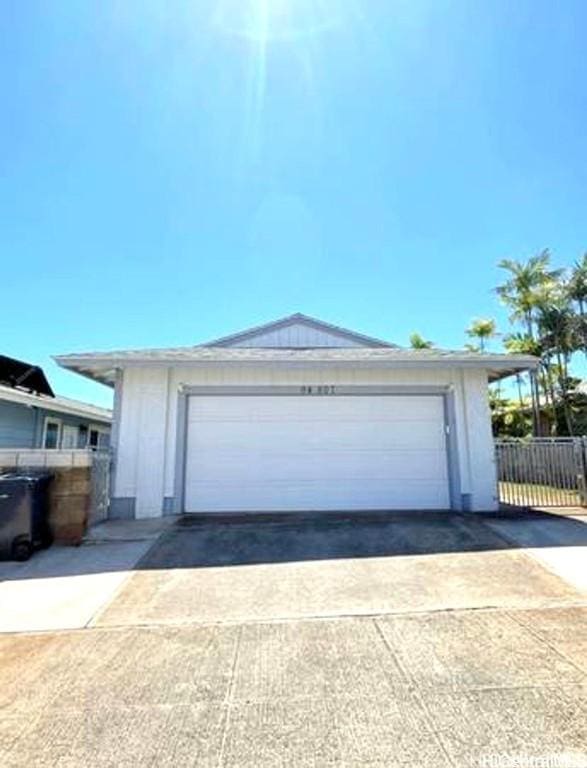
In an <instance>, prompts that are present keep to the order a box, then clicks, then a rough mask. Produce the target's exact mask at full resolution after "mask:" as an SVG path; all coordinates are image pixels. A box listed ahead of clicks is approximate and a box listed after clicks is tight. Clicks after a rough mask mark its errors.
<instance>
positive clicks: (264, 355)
mask: <svg viewBox="0 0 587 768" xmlns="http://www.w3.org/2000/svg"><path fill="white" fill-rule="evenodd" d="M55 360H56V362H57V363H58V364H59V365H61V366H62V367H63V368H68V369H69V370H73V371H76V372H77V373H80V374H81V375H83V376H87V377H89V378H91V379H95V380H98V381H102V382H103V383H105V384H112V383H113V382H114V378H115V371H116V369H117V368H124V367H128V366H137V365H141V366H145V365H167V366H170V365H171V366H173V365H197V364H216V363H221V364H241V365H246V364H256V365H259V364H261V365H262V364H265V365H275V364H283V365H288V366H292V365H298V366H303V365H309V364H311V365H353V366H356V367H396V368H429V367H437V368H438V367H440V368H447V367H448V368H450V367H458V368H482V369H484V370H487V371H488V372H489V377H490V380H492V381H496V380H498V379H502V378H505V377H506V376H511V375H512V374H514V373H518V372H520V371H526V370H528V369H531V368H535V367H536V365H537V363H538V361H537V360H536V358H534V357H531V356H530V355H496V354H479V353H476V352H464V351H461V350H452V351H451V350H438V349H399V348H394V347H387V348H357V347H351V348H337V349H332V348H319V349H260V348H256V347H238V348H225V347H208V346H207V347H175V348H170V349H138V350H123V351H117V352H95V353H89V354H73V355H60V356H57V357H56V358H55Z"/></svg>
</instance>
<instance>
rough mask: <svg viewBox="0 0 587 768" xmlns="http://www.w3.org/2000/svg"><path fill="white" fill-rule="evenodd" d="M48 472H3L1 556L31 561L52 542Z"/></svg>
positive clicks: (1, 490) (0, 502)
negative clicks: (49, 517)
mask: <svg viewBox="0 0 587 768" xmlns="http://www.w3.org/2000/svg"><path fill="white" fill-rule="evenodd" d="M52 477H53V475H51V474H49V473H47V472H9V473H5V474H0V557H2V558H3V559H7V558H8V559H10V558H12V559H13V560H28V559H29V557H30V556H31V555H32V553H33V551H34V550H35V549H38V548H39V547H48V546H50V545H51V543H52V540H53V539H52V536H51V529H50V528H49V519H48V513H49V497H48V493H47V491H48V488H49V483H50V482H51V480H52Z"/></svg>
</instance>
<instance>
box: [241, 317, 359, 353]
mask: <svg viewBox="0 0 587 768" xmlns="http://www.w3.org/2000/svg"><path fill="white" fill-rule="evenodd" d="M226 346H227V347H288V348H290V349H291V348H301V349H304V348H308V347H364V346H365V343H364V342H361V341H359V340H354V339H353V338H352V337H348V336H344V335H343V334H339V333H334V332H332V333H330V332H328V331H324V330H320V329H318V328H314V327H312V326H311V325H307V324H305V323H301V322H300V323H292V324H291V325H286V326H284V327H283V328H278V329H277V330H272V331H262V332H260V333H258V334H255V335H254V336H251V337H250V338H246V339H242V340H240V341H234V342H232V343H229V344H226Z"/></svg>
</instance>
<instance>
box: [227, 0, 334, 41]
mask: <svg viewBox="0 0 587 768" xmlns="http://www.w3.org/2000/svg"><path fill="white" fill-rule="evenodd" d="M342 5H343V3H338V2H333V1H332V0H330V1H329V2H324V0H220V4H219V8H218V13H217V15H216V22H217V24H218V26H219V27H220V28H221V29H222V30H223V31H224V32H225V33H227V34H231V35H235V36H237V37H243V38H246V39H248V40H250V41H252V42H256V43H259V42H262V43H269V42H272V41H277V40H292V39H299V38H304V37H310V36H315V35H317V34H321V33H323V32H326V31H328V30H329V29H332V28H333V27H335V26H337V25H338V24H340V23H341V21H342V13H341V6H342Z"/></svg>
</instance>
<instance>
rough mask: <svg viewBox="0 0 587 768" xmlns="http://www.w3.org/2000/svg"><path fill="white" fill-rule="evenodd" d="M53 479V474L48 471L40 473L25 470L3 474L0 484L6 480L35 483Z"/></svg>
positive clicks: (0, 475)
mask: <svg viewBox="0 0 587 768" xmlns="http://www.w3.org/2000/svg"><path fill="white" fill-rule="evenodd" d="M52 477H53V474H52V473H51V472H47V471H46V470H42V471H41V470H40V471H39V472H35V471H31V470H23V471H21V472H3V473H2V474H0V483H1V482H3V481H4V480H9V481H14V480H21V481H22V482H27V483H31V482H32V483H34V482H38V481H39V480H50V479H51V478H52Z"/></svg>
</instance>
